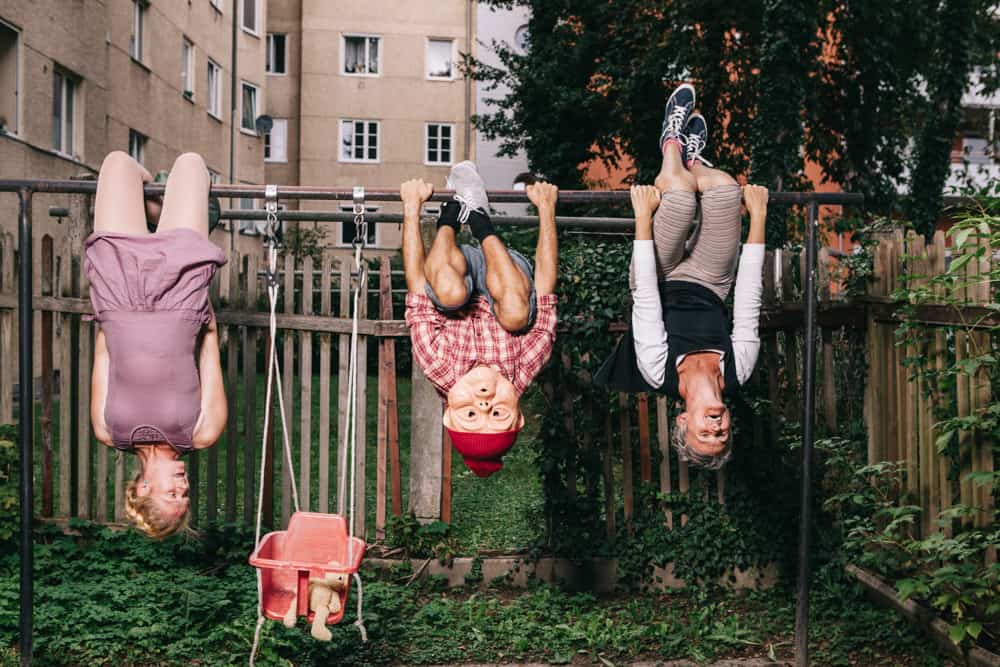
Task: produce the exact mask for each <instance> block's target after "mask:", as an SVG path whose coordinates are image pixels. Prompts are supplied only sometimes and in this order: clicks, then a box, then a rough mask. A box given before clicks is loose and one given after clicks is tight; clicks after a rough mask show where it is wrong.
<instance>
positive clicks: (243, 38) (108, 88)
mask: <svg viewBox="0 0 1000 667" xmlns="http://www.w3.org/2000/svg"><path fill="white" fill-rule="evenodd" d="M265 8H266V3H265V2H264V0H190V1H188V2H162V1H157V0H152V1H149V0H74V1H73V2H67V1H65V0H0V127H2V131H0V177H3V178H71V177H79V176H84V175H88V174H90V175H94V174H96V173H97V171H98V169H99V168H100V165H101V161H102V159H103V158H104V156H105V155H106V154H107V153H108V152H110V151H112V150H116V149H118V150H126V151H128V152H129V153H130V154H132V156H133V157H135V158H136V159H137V160H139V161H140V162H142V163H143V164H144V165H145V166H146V168H147V169H149V170H150V171H151V172H153V173H155V172H156V171H159V170H161V169H169V168H170V166H171V164H172V163H173V160H174V158H175V157H176V156H177V155H179V154H180V153H183V152H185V151H197V152H199V153H201V154H202V155H204V157H205V160H206V162H207V164H208V166H209V168H210V170H211V171H212V174H213V179H214V180H217V181H224V182H229V181H235V182H244V183H260V182H262V181H263V179H264V162H263V154H264V141H263V137H262V136H259V135H258V132H257V131H256V129H255V120H256V119H257V117H258V116H260V115H262V114H263V113H264V109H265V107H264V102H265V100H264V83H265V73H264V68H265V49H264V44H265V33H266V30H265V21H266V13H265ZM234 12H237V14H236V19H237V34H236V45H237V55H238V60H237V76H236V81H235V83H236V106H235V109H234V107H233V104H232V102H233V96H232V84H233V77H232V76H231V73H232V71H233V68H232V60H233V59H232V52H233V39H232V27H233V18H234ZM234 120H235V123H236V131H235V132H234V131H233V121H234ZM231 147H232V148H234V149H235V150H233V151H232V157H233V158H234V159H232V160H231V151H230V149H231ZM66 199H67V198H65V197H62V198H60V197H56V196H46V197H40V198H39V200H40V202H41V203H42V204H43V205H36V206H35V209H34V216H35V220H34V223H35V229H36V238H40V237H41V235H42V234H44V233H47V232H51V233H55V234H59V233H60V229H64V228H65V226H62V227H60V226H59V225H58V224H56V223H55V222H53V221H50V220H49V217H48V207H49V206H50V205H60V206H62V205H65V201H66ZM0 215H2V216H3V220H4V223H3V224H4V225H5V226H6V225H9V224H12V221H13V220H15V219H16V203H15V202H14V201H13V198H12V197H4V198H0Z"/></svg>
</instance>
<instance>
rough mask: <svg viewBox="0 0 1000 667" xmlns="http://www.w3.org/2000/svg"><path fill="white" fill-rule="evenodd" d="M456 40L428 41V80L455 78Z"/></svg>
mask: <svg viewBox="0 0 1000 667" xmlns="http://www.w3.org/2000/svg"><path fill="white" fill-rule="evenodd" d="M454 60H455V40H453V39H433V38H432V39H428V40H427V78H428V79H447V80H449V81H450V80H451V79H454V78H455V62H454Z"/></svg>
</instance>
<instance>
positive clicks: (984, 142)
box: [962, 135, 993, 164]
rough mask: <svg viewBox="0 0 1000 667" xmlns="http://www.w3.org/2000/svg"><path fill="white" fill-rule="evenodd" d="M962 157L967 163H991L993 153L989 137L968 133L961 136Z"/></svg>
mask: <svg viewBox="0 0 1000 667" xmlns="http://www.w3.org/2000/svg"><path fill="white" fill-rule="evenodd" d="M962 159H963V160H965V161H968V162H969V164H991V163H992V162H993V155H992V151H991V150H990V141H989V139H987V138H986V137H977V136H969V135H966V136H964V137H962Z"/></svg>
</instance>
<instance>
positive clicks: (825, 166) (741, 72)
mask: <svg viewBox="0 0 1000 667" xmlns="http://www.w3.org/2000/svg"><path fill="white" fill-rule="evenodd" d="M489 2H490V4H492V5H494V6H497V7H510V6H513V5H515V4H516V5H523V6H526V7H529V8H530V9H531V18H530V21H529V30H530V34H531V48H530V49H529V50H528V52H527V53H520V52H517V51H515V50H513V49H511V48H509V47H508V46H506V45H504V44H492V45H486V46H487V48H495V49H496V51H497V53H498V55H499V57H500V61H501V63H502V67H500V68H490V67H485V66H483V65H482V64H481V63H478V62H476V61H475V59H473V58H470V57H466V59H465V66H466V69H467V71H468V72H469V73H470V74H471V75H472V76H473V77H474V78H476V79H478V80H481V81H485V82H488V83H491V84H500V83H502V84H505V85H506V86H508V87H509V88H510V94H509V95H507V96H506V97H503V98H500V99H498V100H496V101H495V105H494V107H493V109H492V110H491V111H490V112H489V113H486V114H483V115H481V116H479V117H477V118H475V122H476V125H477V127H478V128H479V129H480V130H481V131H483V132H484V133H485V134H486V135H487V136H489V137H491V138H500V139H502V140H503V144H502V151H501V153H502V154H503V153H506V154H512V153H513V151H514V150H516V149H518V148H524V149H526V151H527V154H528V159H529V163H530V166H531V168H532V169H533V170H535V171H538V172H541V173H543V174H545V175H546V176H548V177H549V178H550V179H552V180H553V181H554V182H556V183H557V184H558V185H560V186H562V187H580V186H582V185H585V183H584V167H585V165H586V163H587V162H588V161H590V160H594V159H597V160H602V161H604V162H605V163H607V164H608V165H609V166H618V165H620V164H625V163H627V161H629V160H631V163H632V165H633V168H634V177H635V179H637V180H639V181H646V182H648V181H650V180H652V178H653V176H654V175H655V172H656V170H657V169H658V167H659V160H660V157H659V153H658V151H657V150H656V147H657V144H658V141H657V140H658V138H659V131H660V122H661V119H662V114H663V100H664V97H665V95H666V94H667V93H668V92H669V90H670V89H671V88H672V87H673V86H674V85H676V83H678V82H679V81H682V80H688V81H693V82H695V84H696V85H697V88H698V94H699V107H700V108H701V110H702V112H703V113H704V114H705V116H706V117H707V119H708V122H709V124H710V140H709V148H708V151H707V152H706V156H707V157H709V159H712V160H713V161H714V162H715V163H716V164H717V165H718V166H720V167H721V168H723V169H726V170H728V171H731V172H733V173H736V174H744V175H747V176H749V177H750V178H753V179H754V180H756V181H759V182H763V183H765V184H767V185H768V186H770V187H773V188H778V187H780V188H782V189H800V188H802V187H805V186H807V181H806V180H805V177H804V173H803V157H806V158H808V159H809V160H811V161H813V162H815V163H816V164H818V166H819V167H820V169H821V174H822V177H823V178H824V179H825V180H829V181H834V182H836V183H839V184H840V185H842V186H843V187H844V188H845V189H849V190H854V191H859V192H862V193H863V194H865V195H866V203H867V207H868V209H869V210H870V211H873V212H877V213H892V212H894V211H897V210H898V209H899V206H898V205H899V203H900V202H899V200H900V197H899V194H898V193H899V192H900V190H901V189H902V188H903V187H904V186H907V185H908V186H909V188H910V190H911V191H912V192H913V193H914V195H915V196H914V198H913V200H912V203H911V205H910V206H909V207H908V211H909V212H910V213H912V214H913V215H914V217H915V218H916V219H917V220H918V222H919V224H921V225H923V226H924V227H925V228H926V227H927V225H929V224H932V222H930V221H933V220H934V219H935V218H936V216H937V215H938V211H939V209H940V203H941V190H942V188H943V186H944V182H945V179H946V178H947V175H948V162H949V154H950V145H951V139H952V138H953V137H954V136H955V132H956V130H957V128H958V126H959V122H960V121H961V106H960V101H961V94H962V91H963V90H964V89H965V86H966V84H967V82H968V80H969V74H970V72H972V71H973V70H975V69H981V70H982V78H983V80H984V81H985V83H986V85H987V90H990V89H993V90H995V89H996V87H997V81H998V78H1000V76H998V59H997V48H996V44H998V43H1000V20H998V19H997V18H996V17H995V16H994V13H995V12H994V10H991V9H990V6H989V5H990V3H989V2H988V0H946V1H944V2H933V1H931V0H880V1H878V2H876V1H874V0H866V1H862V0H824V1H823V2H819V3H810V2H806V1H805V0H767V1H766V2H764V3H730V2H719V1H716V0H713V1H709V2H705V1H704V0H675V1H672V2H668V3H664V2H660V1H654V0H615V1H614V2H610V1H609V0H546V1H545V2H541V1H540V0H489ZM914 146H915V148H916V150H914V149H913V148H912V147H914ZM908 174H909V182H908V183H907V177H908V176H907V175H908ZM787 233H788V230H787V229H785V228H784V225H777V226H775V229H771V230H769V234H770V236H769V239H768V241H769V243H770V244H772V245H777V244H781V243H783V242H784V240H785V238H786V236H787Z"/></svg>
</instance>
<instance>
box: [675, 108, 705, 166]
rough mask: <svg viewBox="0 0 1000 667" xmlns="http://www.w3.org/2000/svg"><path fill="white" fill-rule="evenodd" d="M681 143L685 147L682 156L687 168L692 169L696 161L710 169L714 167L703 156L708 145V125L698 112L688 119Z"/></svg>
mask: <svg viewBox="0 0 1000 667" xmlns="http://www.w3.org/2000/svg"><path fill="white" fill-rule="evenodd" d="M681 143H682V144H683V145H684V150H682V151H681V156H682V157H683V158H684V166H685V167H690V166H691V163H692V162H694V161H695V160H697V161H698V162H701V163H702V164H704V165H706V166H708V167H711V166H712V163H711V162H709V161H708V160H706V159H705V158H703V157H702V156H701V153H702V151H703V150H705V146H706V145H707V144H708V123H706V122H705V117H704V116H702V115H701V114H700V113H698V112H697V111H696V112H694V113H693V114H691V117H690V118H688V122H687V125H685V126H684V134H683V139H682V140H681Z"/></svg>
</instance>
